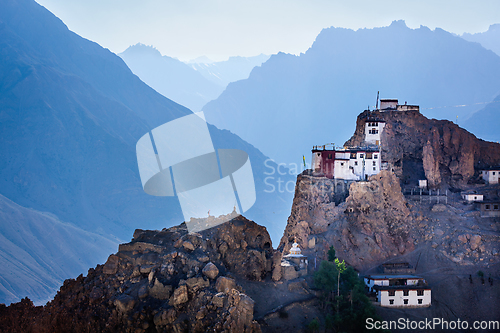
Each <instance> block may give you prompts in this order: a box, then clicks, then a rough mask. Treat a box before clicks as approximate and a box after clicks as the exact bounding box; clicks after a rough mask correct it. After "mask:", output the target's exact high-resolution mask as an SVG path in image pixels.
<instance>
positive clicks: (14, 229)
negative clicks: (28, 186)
mask: <svg viewBox="0 0 500 333" xmlns="http://www.w3.org/2000/svg"><path fill="white" fill-rule="evenodd" d="M0 222H1V223H0V231H1V232H0V240H1V241H0V265H1V267H2V273H1V278H0V281H1V283H0V300H1V302H5V303H10V302H15V301H18V300H19V298H20V297H23V296H25V295H30V298H31V299H32V300H33V301H34V302H35V303H36V304H43V303H45V302H46V301H48V300H50V299H51V298H52V296H53V295H54V290H57V289H59V287H60V285H61V284H62V282H63V281H64V280H65V279H66V278H67V277H68V276H73V277H76V276H78V275H79V274H86V273H87V270H88V268H89V267H91V266H92V265H93V264H95V263H96V262H104V261H105V260H106V258H107V254H108V253H111V252H114V251H116V249H117V247H118V244H117V243H118V242H117V241H116V240H110V239H109V238H107V237H104V236H101V235H98V234H96V233H91V232H87V231H84V230H82V229H81V228H78V227H76V226H74V225H70V224H68V223H63V222H61V221H59V220H58V219H57V218H56V217H54V216H53V215H51V214H49V213H42V212H38V211H35V210H33V209H28V208H24V207H21V206H19V205H17V204H16V203H14V202H12V201H11V200H9V199H7V198H5V197H4V196H2V195H0Z"/></svg>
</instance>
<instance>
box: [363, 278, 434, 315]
mask: <svg viewBox="0 0 500 333" xmlns="http://www.w3.org/2000/svg"><path fill="white" fill-rule="evenodd" d="M364 281H365V284H366V286H367V287H368V289H369V290H370V291H371V292H376V293H377V302H378V303H379V304H380V306H384V307H428V306H430V305H431V303H432V299H431V288H429V287H428V286H427V284H426V283H425V280H424V279H423V278H421V277H418V276H415V275H405V274H401V275H368V276H367V277H365V279H364Z"/></svg>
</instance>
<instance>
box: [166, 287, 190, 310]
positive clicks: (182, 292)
mask: <svg viewBox="0 0 500 333" xmlns="http://www.w3.org/2000/svg"><path fill="white" fill-rule="evenodd" d="M188 300H189V296H188V289H187V286H186V285H185V284H184V285H181V286H179V287H178V288H177V289H175V291H174V294H173V296H172V298H171V300H170V302H171V304H172V305H174V306H177V305H180V304H183V303H186V302H187V301H188Z"/></svg>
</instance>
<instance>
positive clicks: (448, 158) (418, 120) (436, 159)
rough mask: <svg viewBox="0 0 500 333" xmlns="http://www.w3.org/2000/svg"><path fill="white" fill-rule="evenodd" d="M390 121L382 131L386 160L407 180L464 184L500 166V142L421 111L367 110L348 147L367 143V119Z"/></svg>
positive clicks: (359, 120)
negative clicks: (474, 133) (486, 139)
mask: <svg viewBox="0 0 500 333" xmlns="http://www.w3.org/2000/svg"><path fill="white" fill-rule="evenodd" d="M371 119H377V120H383V121H385V122H386V126H385V128H384V131H383V132H382V138H381V139H382V140H381V141H382V159H383V160H385V161H388V162H389V164H390V166H391V169H393V170H394V172H395V173H396V175H397V176H398V177H400V179H401V180H402V181H403V182H408V181H410V180H411V181H414V180H416V179H424V178H423V177H425V178H427V179H428V180H429V185H430V186H432V187H434V188H437V187H440V186H441V185H444V184H448V185H451V186H455V187H460V186H462V185H463V184H466V183H467V182H468V181H469V180H470V179H473V178H474V176H475V175H477V170H478V169H480V168H484V167H489V166H497V165H500V145H499V144H498V143H493V142H487V141H483V140H480V139H477V138H476V137H475V136H474V135H473V134H471V133H469V132H467V131H466V130H464V129H463V128H460V127H459V126H458V125H456V124H454V123H452V122H450V121H447V120H436V119H428V118H426V117H425V116H423V115H422V114H421V113H419V112H418V111H405V112H378V111H371V112H370V111H365V112H363V113H361V114H360V115H359V116H358V119H357V122H356V131H355V133H354V135H353V136H352V137H351V139H350V140H348V141H347V142H346V143H345V145H346V146H363V145H364V129H365V122H367V121H369V120H371Z"/></svg>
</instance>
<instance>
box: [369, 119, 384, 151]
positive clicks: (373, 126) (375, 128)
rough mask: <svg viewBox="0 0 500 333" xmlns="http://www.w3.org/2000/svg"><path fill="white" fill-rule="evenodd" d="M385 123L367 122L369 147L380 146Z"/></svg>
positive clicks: (379, 121)
mask: <svg viewBox="0 0 500 333" xmlns="http://www.w3.org/2000/svg"><path fill="white" fill-rule="evenodd" d="M384 127H385V121H383V120H367V121H366V122H365V143H366V144H368V145H376V146H378V145H380V136H381V135H382V132H383V131H384Z"/></svg>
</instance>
